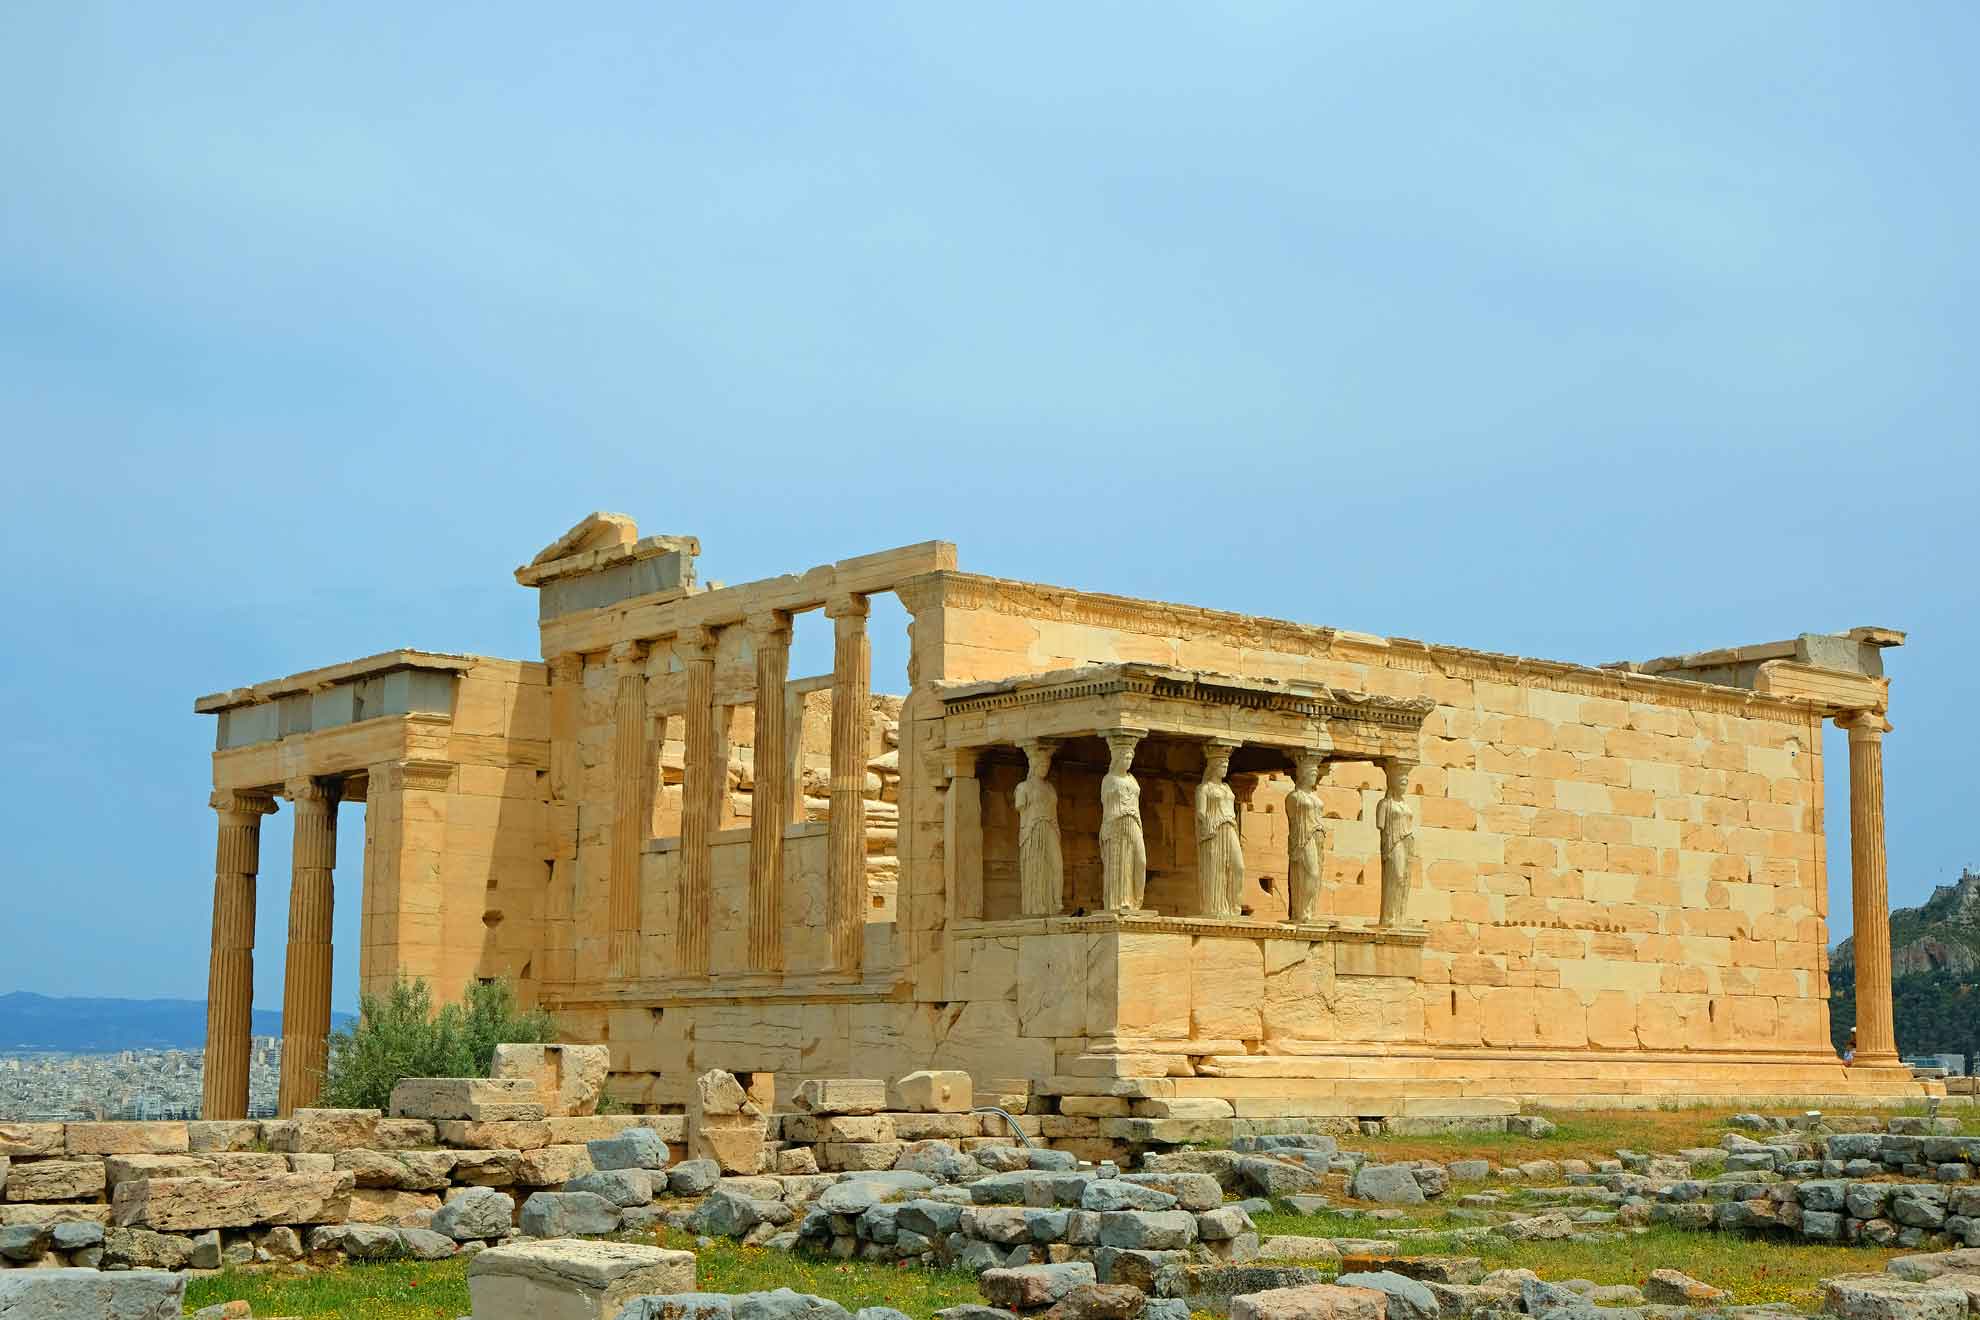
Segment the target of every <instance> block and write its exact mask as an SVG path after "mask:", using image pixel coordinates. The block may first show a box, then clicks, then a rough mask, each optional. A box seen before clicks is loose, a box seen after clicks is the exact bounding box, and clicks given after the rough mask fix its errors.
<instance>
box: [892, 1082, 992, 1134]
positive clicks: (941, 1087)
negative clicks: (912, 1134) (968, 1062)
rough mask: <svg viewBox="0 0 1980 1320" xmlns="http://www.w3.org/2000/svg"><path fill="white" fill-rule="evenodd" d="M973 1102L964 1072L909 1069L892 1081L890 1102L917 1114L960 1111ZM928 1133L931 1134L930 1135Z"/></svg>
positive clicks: (966, 1110) (955, 1112)
mask: <svg viewBox="0 0 1980 1320" xmlns="http://www.w3.org/2000/svg"><path fill="white" fill-rule="evenodd" d="M974 1103H975V1086H974V1084H973V1083H972V1082H971V1081H970V1076H969V1074H968V1073H966V1072H937V1071H932V1070H929V1069H923V1070H921V1071H919V1072H911V1073H909V1074H907V1075H906V1076H905V1077H902V1078H901V1079H900V1080H899V1081H897V1082H895V1083H894V1105H895V1107H896V1108H898V1109H904V1110H907V1111H908V1112H910V1113H917V1114H962V1113H967V1112H968V1111H969V1108H970V1106H971V1105H973V1104H974ZM930 1135H932V1134H930Z"/></svg>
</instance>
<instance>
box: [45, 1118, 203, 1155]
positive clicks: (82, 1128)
mask: <svg viewBox="0 0 1980 1320" xmlns="http://www.w3.org/2000/svg"><path fill="white" fill-rule="evenodd" d="M64 1136H65V1139H66V1142H67V1148H68V1152H69V1154H71V1155H183V1154H185V1153H186V1151H187V1149H188V1145H187V1139H186V1125H185V1124H184V1123H70V1124H68V1125H67V1128H66V1130H65V1133H64Z"/></svg>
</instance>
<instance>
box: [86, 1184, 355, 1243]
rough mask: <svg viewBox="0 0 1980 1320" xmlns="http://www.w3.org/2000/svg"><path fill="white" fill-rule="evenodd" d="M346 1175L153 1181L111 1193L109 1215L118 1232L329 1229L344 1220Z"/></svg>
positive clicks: (347, 1195)
mask: <svg viewBox="0 0 1980 1320" xmlns="http://www.w3.org/2000/svg"><path fill="white" fill-rule="evenodd" d="M353 1186H354V1181H353V1179H352V1177H351V1175H350V1174H349V1173H328V1174H314V1173H283V1174H275V1175H273V1176H271V1177H267V1178H256V1179H253V1180H251V1181H247V1182H229V1181H227V1180H225V1179H220V1178H153V1179H148V1180H146V1181H143V1182H128V1183H124V1184H122V1185H121V1186H119V1187H118V1188H117V1192H116V1197H115V1199H114V1200H113V1201H112V1203H111V1210H112V1215H113V1217H114V1218H115V1220H116V1222H117V1225H118V1226H119V1227H122V1228H131V1227H137V1228H151V1229H164V1230H179V1231H185V1230H192V1231H202V1230H205V1229H209V1228H253V1227H256V1226H258V1225H269V1224H331V1223H342V1222H343V1221H344V1220H345V1219H346V1218H348V1217H349V1211H350V1205H351V1190H352V1188H353Z"/></svg>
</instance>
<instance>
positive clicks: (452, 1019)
mask: <svg viewBox="0 0 1980 1320" xmlns="http://www.w3.org/2000/svg"><path fill="white" fill-rule="evenodd" d="M555 1039H557V1026H556V1023H555V1022H553V1021H552V1020H551V1018H550V1015H549V1014H548V1013H545V1012H543V1011H542V1010H541V1009H538V1010H535V1011H533V1012H529V1013H522V1012H519V1011H517V1008H516V994H515V990H514V988H513V987H512V986H510V985H509V983H508V982H507V981H480V982H475V983H473V984H470V985H469V986H468V988H467V995H466V997H465V998H464V999H462V1001H461V1002H460V1003H458V1004H448V1005H446V1006H445V1007H443V1008H442V1009H440V1011H439V1012H437V1013H436V1012H434V1010H433V992H432V990H431V989H430V988H429V987H428V986H427V984H426V982H425V981H407V980H403V979H402V980H400V981H399V982H398V983H397V984H396V985H394V986H393V987H392V990H391V993H389V994H386V995H382V996H381V995H365V996H364V997H363V998H362V999H361V1000H360V1001H359V1003H358V1020H357V1023H356V1024H355V1025H354V1026H351V1027H349V1028H346V1029H344V1030H341V1031H335V1032H332V1033H331V1035H330V1073H329V1076H328V1077H327V1078H326V1079H325V1081H324V1087H323V1103H324V1104H325V1105H328V1106H331V1107H333V1108H337V1109H383V1108H385V1107H386V1105H387V1104H388V1103H389V1102H390V1100H391V1098H392V1088H393V1087H394V1086H397V1085H398V1084H399V1079H400V1078H402V1077H486V1076H487V1075H488V1066H489V1063H490V1062H491V1061H492V1060H493V1059H494V1057H495V1047H496V1046H497V1045H501V1044H505V1043H513V1044H530V1043H535V1042H544V1041H554V1040H555Z"/></svg>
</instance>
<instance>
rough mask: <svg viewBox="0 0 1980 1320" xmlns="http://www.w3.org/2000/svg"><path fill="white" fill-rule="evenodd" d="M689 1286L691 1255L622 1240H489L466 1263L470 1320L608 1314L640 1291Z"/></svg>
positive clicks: (566, 1319)
mask: <svg viewBox="0 0 1980 1320" xmlns="http://www.w3.org/2000/svg"><path fill="white" fill-rule="evenodd" d="M693 1291H694V1256H693V1254H692V1253H691V1252H686V1251H668V1250H665V1249H663V1248H660V1247H648V1246H641V1245H637V1244H634V1243H624V1242H585V1241H578V1240H567V1239H566V1240H554V1239H553V1240H550V1241H543V1242H519V1243H514V1244H511V1245H509V1246H502V1247H491V1248H489V1249H488V1250H487V1251H484V1252H482V1253H481V1254H480V1255H478V1256H476V1257H475V1258H474V1260H473V1261H472V1262H471V1263H470V1264H469V1265H468V1295H469V1297H470V1298H471V1299H472V1301H473V1303H474V1314H475V1320H615V1317H617V1316H618V1315H619V1314H620V1312H621V1311H622V1310H623V1309H624V1307H625V1306H626V1304H627V1303H628V1302H630V1301H632V1300H633V1299H634V1298H637V1297H640V1296H642V1295H646V1294H658V1293H691V1292H693Z"/></svg>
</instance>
